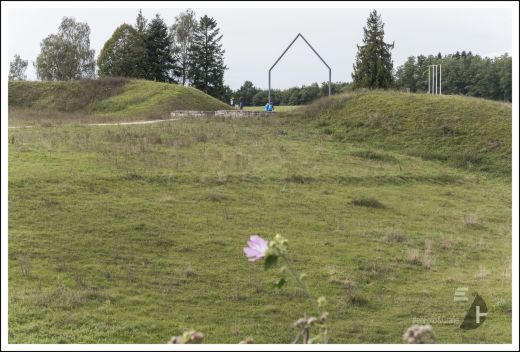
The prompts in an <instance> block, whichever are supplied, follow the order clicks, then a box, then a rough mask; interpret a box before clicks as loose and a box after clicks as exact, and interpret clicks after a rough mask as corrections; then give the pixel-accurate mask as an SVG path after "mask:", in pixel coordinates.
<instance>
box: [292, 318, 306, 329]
mask: <svg viewBox="0 0 520 352" xmlns="http://www.w3.org/2000/svg"><path fill="white" fill-rule="evenodd" d="M306 324H307V319H304V318H300V319H298V320H296V321H295V322H294V326H296V327H297V328H298V329H303V328H304V327H305V325H306Z"/></svg>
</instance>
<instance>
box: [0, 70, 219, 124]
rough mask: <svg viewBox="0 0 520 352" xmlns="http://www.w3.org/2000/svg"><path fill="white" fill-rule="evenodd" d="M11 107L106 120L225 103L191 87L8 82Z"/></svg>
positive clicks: (103, 81) (213, 107)
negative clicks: (82, 115)
mask: <svg viewBox="0 0 520 352" xmlns="http://www.w3.org/2000/svg"><path fill="white" fill-rule="evenodd" d="M8 95H9V107H10V108H14V109H16V108H23V109H28V110H36V111H40V112H58V113H70V114H86V115H92V116H104V117H117V118H119V117H121V118H126V117H144V118H166V117H168V116H169V113H170V111H172V110H219V109H225V108H226V107H227V105H226V104H224V103H223V102H221V101H219V100H217V99H215V98H213V97H211V96H209V95H207V94H205V93H203V92H201V91H199V90H197V89H195V88H190V87H184V86H179V85H177V84H168V83H158V82H152V81H144V80H131V79H124V78H104V79H98V80H84V81H65V82H63V81H62V82H27V81H26V82H23V81H14V82H9V91H8Z"/></svg>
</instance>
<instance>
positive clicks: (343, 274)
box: [8, 92, 512, 343]
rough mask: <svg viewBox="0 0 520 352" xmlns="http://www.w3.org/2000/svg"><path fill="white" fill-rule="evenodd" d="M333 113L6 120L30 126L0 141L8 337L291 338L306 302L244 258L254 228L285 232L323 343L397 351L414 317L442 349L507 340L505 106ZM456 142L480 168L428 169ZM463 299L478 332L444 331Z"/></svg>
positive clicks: (441, 165) (396, 99) (444, 100)
mask: <svg viewBox="0 0 520 352" xmlns="http://www.w3.org/2000/svg"><path fill="white" fill-rule="evenodd" d="M10 94H11V93H10ZM114 96H116V95H114ZM333 99H334V100H332V101H330V100H329V101H328V102H326V101H325V100H323V101H318V102H316V103H315V104H313V105H311V106H309V107H307V108H305V109H304V110H299V109H298V110H295V111H293V112H291V113H289V112H288V113H285V114H276V115H275V116H269V117H258V118H248V119H244V120H239V119H238V120H237V119H233V120H231V119H230V120H219V121H216V120H209V119H194V120H180V121H171V122H163V123H159V124H152V125H140V126H104V127H101V126H85V125H81V124H79V123H77V122H75V121H74V120H73V118H72V117H70V116H69V115H63V114H56V115H54V117H53V115H52V114H48V115H46V121H47V122H46V123H45V124H38V123H36V124H32V123H31V118H30V117H31V116H33V118H36V117H34V116H38V115H37V114H35V115H31V114H28V115H27V116H29V117H26V116H25V117H24V116H22V115H23V114H22V113H21V112H18V113H17V114H14V115H12V116H10V121H9V124H10V125H11V126H18V125H27V124H29V125H33V126H36V127H32V128H13V129H10V130H9V140H10V144H9V170H8V176H9V195H8V199H9V215H8V217H9V241H8V242H9V342H10V343H163V342H165V341H167V340H168V339H169V338H170V337H171V336H172V335H179V334H181V333H182V332H183V331H185V330H188V329H196V330H199V331H202V332H204V334H205V342H206V343H236V342H238V341H240V340H242V339H243V338H245V337H248V336H251V337H253V338H254V341H255V342H257V343H290V342H291V341H292V340H293V338H294V336H295V334H296V332H297V331H296V329H295V328H294V327H293V326H292V324H293V322H294V321H295V320H296V319H298V318H300V317H301V316H302V315H303V313H304V312H306V313H308V314H312V313H313V311H312V307H310V306H309V304H308V301H307V299H306V297H304V296H303V295H302V293H301V292H300V291H299V290H298V289H297V287H296V286H295V285H294V283H293V282H292V281H290V280H289V281H288V283H287V285H286V286H285V287H283V288H282V289H280V290H277V289H275V288H273V283H274V282H275V279H276V278H277V275H278V269H272V270H270V271H264V270H263V269H262V265H261V263H250V262H248V261H247V260H246V258H245V256H244V254H243V252H242V248H243V247H244V246H245V245H246V241H247V240H248V238H249V236H250V235H251V234H253V233H259V234H261V235H262V236H263V237H265V238H272V237H273V236H274V235H275V233H281V234H283V235H284V236H285V237H287V238H288V239H289V241H290V253H291V256H292V258H293V259H294V266H295V267H296V268H297V269H298V270H299V271H303V272H305V273H307V275H308V279H307V280H308V283H309V286H310V289H311V290H312V291H313V292H314V293H316V295H323V296H325V297H326V298H327V300H328V306H327V310H328V311H329V313H330V316H329V320H330V329H329V335H330V340H331V341H330V342H332V343H401V342H402V334H403V332H404V330H405V329H406V328H407V327H409V326H410V325H412V324H413V323H414V319H415V320H419V321H424V323H428V322H430V323H432V325H433V328H434V330H435V333H436V334H437V338H438V340H437V342H439V343H510V342H511V334H512V328H511V313H512V301H511V299H512V298H511V265H512V264H511V256H512V252H511V251H512V249H511V236H512V233H511V206H512V200H511V178H510V172H509V173H508V172H506V171H507V170H506V169H507V166H508V164H507V162H509V166H508V167H509V171H510V168H511V166H510V160H511V159H510V158H511V149H510V146H511V140H510V131H511V127H510V126H511V106H510V105H507V104H498V103H493V102H488V101H481V100H477V99H468V98H462V97H430V96H422V95H408V96H407V95H400V94H394V93H384V92H375V93H367V94H360V95H349V96H344V97H338V98H333ZM335 99H337V100H335ZM349 101H351V102H353V104H349ZM356 101H358V102H360V104H359V105H356V104H355V103H354V102H356ZM410 102H414V103H413V104H412V103H410ZM445 104H452V109H451V110H450V108H449V107H448V106H447V105H445ZM459 104H460V107H459ZM475 104H476V105H475ZM495 104H498V105H495ZM320 105H321V108H320V107H319V106H320ZM474 105H475V106H476V107H475V108H474V110H471V109H472V108H471V107H472V106H474ZM96 106H99V105H96ZM360 106H366V109H367V111H371V110H370V109H373V110H372V112H363V110H358V109H361V108H360ZM377 106H380V107H381V110H378V109H377V108H376V107H377ZM421 106H422V107H421ZM108 108H109V107H108V105H107V106H106V109H108ZM121 109H122V110H118V111H128V110H127V109H126V108H125V107H122V108H121ZM468 109H469V110H468ZM508 109H509V110H508ZM382 111H386V112H387V113H388V114H387V115H383V112H382ZM414 111H415V112H414ZM125 114H126V113H125ZM363 116H365V118H363ZM377 116H379V117H378V118H379V121H380V122H375V120H372V119H377V118H376V117H377ZM403 116H406V117H407V120H406V121H408V122H409V123H410V124H409V125H408V124H406V123H404V122H403V121H404V120H403V118H404V117H403ZM439 116H440V117H439ZM450 116H451V119H450ZM126 117H127V116H122V117H121V119H124V118H126ZM132 118H134V116H130V115H129V116H128V119H132ZM472 119H478V122H479V123H478V124H473V125H472V124H471V123H470V121H473V120H472ZM412 121H415V124H417V123H418V121H423V122H422V123H423V128H422V130H420V131H419V130H417V127H413V124H412ZM492 121H494V122H493V123H492ZM33 122H34V121H33ZM398 122H402V123H398ZM436 124H441V125H439V126H440V127H442V126H443V124H447V125H448V126H449V128H451V129H452V130H455V131H456V132H457V133H458V134H455V138H451V137H452V136H450V135H449V133H448V134H447V135H444V134H443V132H442V129H441V131H440V132H439V130H437V129H436V128H437V127H439V126H437V125H436ZM354 126H357V127H354ZM370 126H372V128H370ZM388 126H390V127H388ZM395 126H400V127H399V128H397V127H395ZM507 126H509V130H508V129H507V128H508V127H507ZM377 131H381V132H377ZM384 131H386V133H384ZM414 131H415V132H414ZM448 132H449V131H448ZM362 134H364V137H363V135H362ZM425 136H430V138H426V137H425ZM457 136H458V138H457ZM417 138H419V139H420V140H417ZM488 139H491V140H496V141H498V142H497V143H500V145H498V144H497V143H495V144H497V145H498V146H497V147H495V148H491V149H484V148H482V145H484V144H485V143H487V141H488ZM486 145H487V144H486ZM434 146H436V147H435V148H434ZM412 147H413V148H412ZM457 148H461V149H462V150H464V151H466V152H467V153H470V152H472V151H473V150H476V151H477V152H478V153H479V154H478V155H479V156H480V158H478V159H477V161H478V162H477V161H474V162H469V163H464V162H461V163H456V162H454V161H453V160H451V159H450V158H449V157H448V158H444V157H441V156H443V155H449V153H450V151H452V150H455V149H457ZM427 151H430V153H437V154H435V155H436V156H437V157H431V156H430V155H429V154H428V153H427ZM421 153H422V154H421ZM459 287H468V288H469V291H468V296H469V297H472V296H474V295H475V294H476V293H477V292H478V293H479V294H480V295H481V296H482V297H483V298H484V300H485V301H486V303H487V306H488V313H489V314H488V317H487V319H486V321H485V323H484V324H483V325H482V326H481V327H479V328H478V329H476V330H468V331H465V330H461V329H460V328H459V326H458V325H457V324H453V323H450V324H448V323H443V321H446V320H451V321H454V320H458V321H459V323H460V322H461V321H462V319H463V318H464V315H465V314H466V311H467V309H468V308H469V305H470V304H471V302H467V303H466V304H465V303H460V302H454V300H453V297H454V292H455V290H456V289H457V288H459Z"/></svg>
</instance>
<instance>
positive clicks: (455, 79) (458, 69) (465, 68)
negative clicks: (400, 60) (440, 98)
mask: <svg viewBox="0 0 520 352" xmlns="http://www.w3.org/2000/svg"><path fill="white" fill-rule="evenodd" d="M439 64H440V65H442V93H443V94H461V95H468V96H473V97H480V98H487V99H494V100H504V101H511V98H512V67H513V65H512V58H511V56H509V55H507V54H504V55H502V56H498V57H495V58H487V57H481V56H479V55H473V54H472V53H471V51H469V52H467V53H466V52H465V51H462V52H458V51H457V52H456V53H455V54H449V55H444V56H443V55H441V54H440V53H439V54H437V55H429V56H425V55H419V56H417V57H415V56H410V57H409V58H408V59H407V60H406V62H405V63H404V64H403V65H401V66H399V67H398V68H397V70H396V75H395V76H396V84H395V85H396V88H398V89H409V90H410V91H411V92H426V91H428V66H429V65H439Z"/></svg>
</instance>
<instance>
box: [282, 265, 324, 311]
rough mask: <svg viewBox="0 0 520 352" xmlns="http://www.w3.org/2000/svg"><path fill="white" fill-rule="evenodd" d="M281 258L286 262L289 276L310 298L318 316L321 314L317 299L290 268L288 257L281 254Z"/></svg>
mask: <svg viewBox="0 0 520 352" xmlns="http://www.w3.org/2000/svg"><path fill="white" fill-rule="evenodd" d="M281 257H282V258H283V260H284V261H285V264H286V268H287V271H288V272H289V274H291V276H292V277H293V278H294V280H295V281H296V283H297V284H298V285H300V287H301V289H302V290H303V292H305V294H306V295H307V297H308V298H309V299H310V301H311V302H312V304H313V305H314V307H315V308H316V310H317V311H318V316H319V315H320V314H321V308H320V306H319V305H318V303H317V301H316V300H315V299H314V298H313V297H312V295H311V293H310V291H309V287H308V286H307V284H306V283H305V282H303V281H302V280H301V279H300V277H299V276H298V275H297V274H296V272H295V271H294V270H293V269H292V267H291V262H290V261H289V259H288V258H287V257H286V256H285V255H282V256H281Z"/></svg>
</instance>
